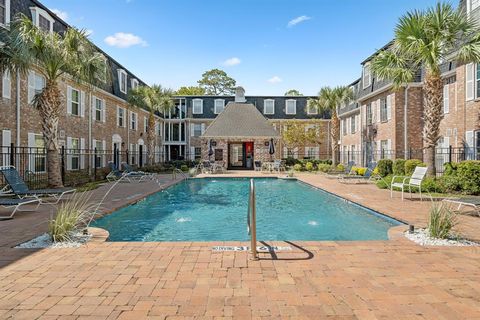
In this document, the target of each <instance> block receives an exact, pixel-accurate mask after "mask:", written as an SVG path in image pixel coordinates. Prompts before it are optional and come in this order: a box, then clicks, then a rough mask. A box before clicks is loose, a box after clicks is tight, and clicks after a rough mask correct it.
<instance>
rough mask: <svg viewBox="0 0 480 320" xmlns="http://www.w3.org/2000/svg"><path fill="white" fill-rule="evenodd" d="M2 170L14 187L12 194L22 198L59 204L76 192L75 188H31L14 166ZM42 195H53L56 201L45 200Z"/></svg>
mask: <svg viewBox="0 0 480 320" xmlns="http://www.w3.org/2000/svg"><path fill="white" fill-rule="evenodd" d="M0 172H1V173H2V174H3V177H4V178H5V180H6V181H7V183H8V185H9V186H10V188H11V189H12V195H15V196H17V197H19V198H20V199H25V198H34V199H38V201H40V202H41V203H49V204H57V203H58V202H60V200H61V199H62V198H63V196H64V195H66V194H69V193H73V192H75V189H70V188H60V189H35V190H30V189H29V188H28V186H27V185H26V184H25V181H23V179H22V177H21V176H20V174H19V173H18V171H17V169H15V167H14V166H5V167H0ZM40 196H47V197H51V198H53V199H54V201H45V200H43V199H40Z"/></svg>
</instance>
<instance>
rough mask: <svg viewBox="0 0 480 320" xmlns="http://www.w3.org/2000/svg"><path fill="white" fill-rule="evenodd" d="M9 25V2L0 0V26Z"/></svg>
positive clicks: (8, 0)
mask: <svg viewBox="0 0 480 320" xmlns="http://www.w3.org/2000/svg"><path fill="white" fill-rule="evenodd" d="M9 23H10V0H0V26H3V27H5V26H6V25H8V24H9Z"/></svg>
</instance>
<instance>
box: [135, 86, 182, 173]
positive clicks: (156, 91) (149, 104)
mask: <svg viewBox="0 0 480 320" xmlns="http://www.w3.org/2000/svg"><path fill="white" fill-rule="evenodd" d="M127 101H128V103H129V104H130V105H132V106H136V107H139V108H143V109H145V110H147V111H148V112H149V116H148V125H147V145H148V163H149V164H153V157H154V150H155V113H156V112H160V113H166V112H168V111H169V110H171V109H172V108H173V107H174V105H175V103H174V101H173V90H171V89H167V88H163V87H162V86H160V85H153V86H151V87H147V86H139V87H137V88H135V89H132V90H130V92H129V93H128V96H127Z"/></svg>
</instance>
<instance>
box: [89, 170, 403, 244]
mask: <svg viewBox="0 0 480 320" xmlns="http://www.w3.org/2000/svg"><path fill="white" fill-rule="evenodd" d="M249 181H250V179H247V178H244V179H243V178H216V179H214V178H201V179H190V180H187V181H185V182H181V183H178V184H176V185H174V186H172V187H170V188H168V189H166V190H165V191H163V192H158V193H156V194H154V195H152V196H149V197H147V198H146V199H145V200H144V201H141V202H138V203H137V204H135V205H131V206H128V207H125V208H122V209H120V210H118V211H116V212H114V213H112V214H110V215H107V216H104V217H102V218H100V219H98V220H97V221H95V222H94V223H93V225H94V226H96V227H100V228H104V229H106V230H108V231H109V232H110V238H109V240H110V241H237V240H238V241H247V240H248V239H249V236H248V233H247V227H246V220H247V209H248V193H249ZM255 189H256V202H257V239H258V240H385V239H388V235H387V232H388V229H389V228H391V227H392V226H396V225H399V224H400V223H399V222H398V221H396V220H393V219H390V218H387V217H385V216H382V215H379V214H376V213H375V212H373V211H371V210H368V209H366V208H363V207H361V206H358V205H355V204H352V203H350V202H348V201H345V200H343V199H341V198H339V197H336V196H334V195H332V194H329V193H327V192H325V191H322V190H319V189H316V188H313V187H311V186H309V185H307V184H304V183H302V182H299V181H296V180H285V179H275V178H256V179H255Z"/></svg>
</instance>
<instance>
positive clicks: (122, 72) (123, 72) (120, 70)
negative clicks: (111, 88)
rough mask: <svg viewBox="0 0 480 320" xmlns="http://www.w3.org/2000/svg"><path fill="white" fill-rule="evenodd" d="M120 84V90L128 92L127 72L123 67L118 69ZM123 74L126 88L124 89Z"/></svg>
mask: <svg viewBox="0 0 480 320" xmlns="http://www.w3.org/2000/svg"><path fill="white" fill-rule="evenodd" d="M117 72H118V86H119V89H120V92H123V93H127V83H128V81H127V72H126V71H125V70H123V69H118V70H117ZM122 75H125V90H122Z"/></svg>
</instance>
